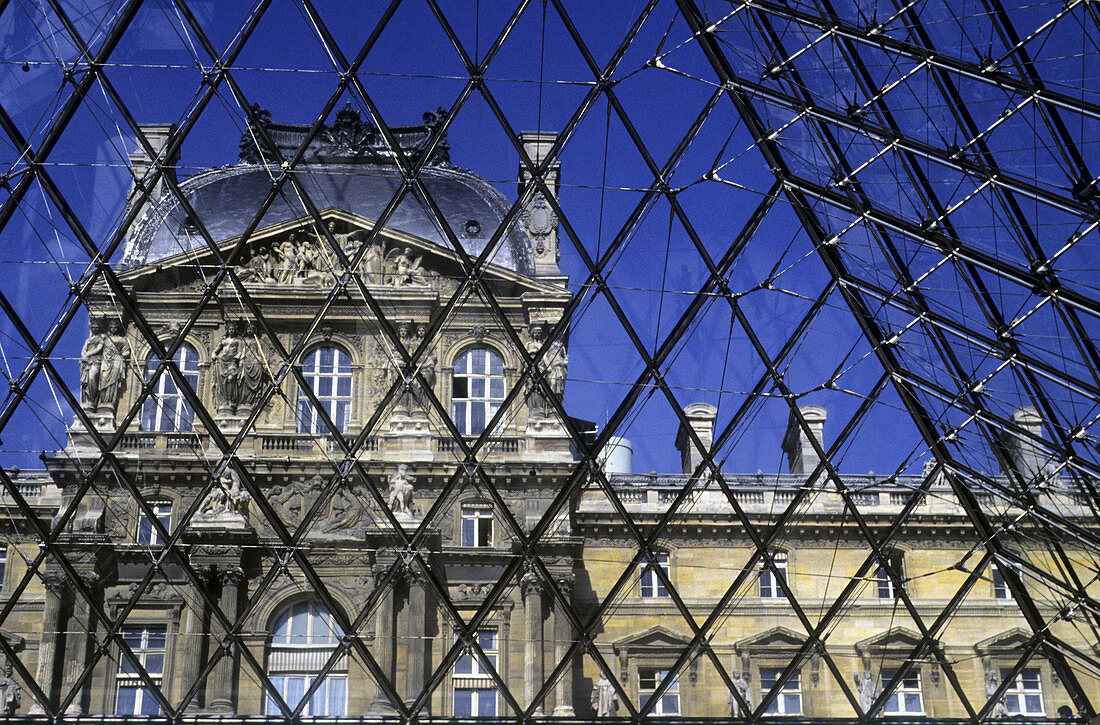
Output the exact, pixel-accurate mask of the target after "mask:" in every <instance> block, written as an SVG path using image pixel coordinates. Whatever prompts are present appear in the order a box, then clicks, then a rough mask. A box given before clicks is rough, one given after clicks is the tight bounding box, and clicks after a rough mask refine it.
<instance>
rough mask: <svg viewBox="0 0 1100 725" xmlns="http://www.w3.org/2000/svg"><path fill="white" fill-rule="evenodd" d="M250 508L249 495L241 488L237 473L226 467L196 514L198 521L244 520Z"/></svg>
mask: <svg viewBox="0 0 1100 725" xmlns="http://www.w3.org/2000/svg"><path fill="white" fill-rule="evenodd" d="M247 508H248V493H247V492H245V490H244V489H243V488H241V480H240V478H239V477H238V476H237V472H236V471H234V470H233V469H232V468H229V467H226V469H225V470H224V471H222V474H221V475H220V476H218V480H217V481H216V482H215V483H214V487H213V488H211V489H210V493H208V494H206V498H204V499H203V501H202V503H201V504H200V505H199V510H198V511H197V512H196V513H195V517H196V518H197V519H204V520H210V519H224V518H238V517H241V518H243V517H244V515H245V513H246V511H247Z"/></svg>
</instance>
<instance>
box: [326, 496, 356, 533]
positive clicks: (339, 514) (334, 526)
mask: <svg viewBox="0 0 1100 725" xmlns="http://www.w3.org/2000/svg"><path fill="white" fill-rule="evenodd" d="M362 519H363V508H362V506H361V505H360V503H359V501H358V500H356V499H355V497H354V496H352V495H351V494H350V493H349V491H348V490H347V489H346V488H345V487H344V486H340V487H338V488H337V489H336V492H335V493H334V494H332V501H330V502H329V515H328V519H327V520H326V521H325V525H324V526H323V527H322V529H321V530H322V531H325V532H331V531H346V530H347V529H351V528H353V527H355V525H356V524H358V523H359V522H360V521H361V520H362Z"/></svg>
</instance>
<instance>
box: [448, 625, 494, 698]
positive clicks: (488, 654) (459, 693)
mask: <svg viewBox="0 0 1100 725" xmlns="http://www.w3.org/2000/svg"><path fill="white" fill-rule="evenodd" d="M474 641H476V642H477V645H478V647H480V648H481V651H482V652H483V653H484V654H485V659H486V660H488V663H489V664H490V665H491V666H492V667H493V669H496V667H497V653H498V647H499V645H498V643H497V631H496V630H495V629H482V630H478V631H477V632H475V633H474ZM452 684H453V690H454V714H455V717H496V714H497V690H496V684H495V683H494V682H493V680H492V679H491V678H490V676H489V669H488V668H487V667H486V666H485V663H484V662H483V661H482V660H481V659H480V658H479V657H477V656H476V655H475V654H474V653H473V652H466V653H463V654H462V655H461V656H460V657H459V658H458V660H456V661H455V667H454V673H453V675H452Z"/></svg>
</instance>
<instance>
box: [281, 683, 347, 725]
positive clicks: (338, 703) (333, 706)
mask: <svg viewBox="0 0 1100 725" xmlns="http://www.w3.org/2000/svg"><path fill="white" fill-rule="evenodd" d="M315 679H317V677H316V675H314V674H307V673H293V674H286V675H272V676H271V686H272V687H274V688H275V689H276V690H277V691H278V693H279V696H280V697H282V698H283V700H285V701H286V704H287V705H288V706H289V707H290V709H291V710H293V709H294V708H296V707H298V704H299V703H300V702H301V701H302V697H304V696H305V694H306V690H307V689H309V687H310V686H312V685H313V681H314V680H315ZM347 701H348V676H347V675H342V674H335V675H334V674H330V675H329V676H328V677H326V678H325V679H324V680H322V681H321V684H319V685H318V686H317V689H316V690H314V691H313V695H312V696H311V697H310V698H309V702H307V703H306V704H305V707H303V708H302V717H344V716H346V715H347ZM267 714H268V715H282V714H283V713H282V710H280V709H279V706H278V705H277V704H276V703H275V698H273V697H268V698H267Z"/></svg>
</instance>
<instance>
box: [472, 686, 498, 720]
mask: <svg viewBox="0 0 1100 725" xmlns="http://www.w3.org/2000/svg"><path fill="white" fill-rule="evenodd" d="M477 714H478V717H493V716H495V715H496V714H497V699H496V693H495V692H494V691H493V690H479V691H478V698H477Z"/></svg>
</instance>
